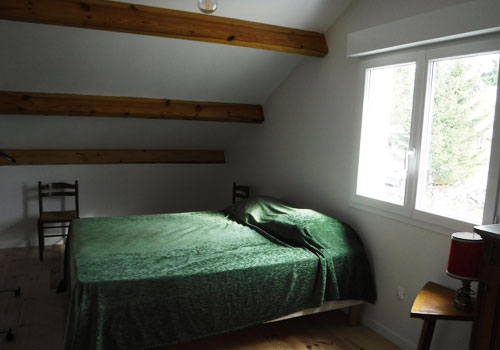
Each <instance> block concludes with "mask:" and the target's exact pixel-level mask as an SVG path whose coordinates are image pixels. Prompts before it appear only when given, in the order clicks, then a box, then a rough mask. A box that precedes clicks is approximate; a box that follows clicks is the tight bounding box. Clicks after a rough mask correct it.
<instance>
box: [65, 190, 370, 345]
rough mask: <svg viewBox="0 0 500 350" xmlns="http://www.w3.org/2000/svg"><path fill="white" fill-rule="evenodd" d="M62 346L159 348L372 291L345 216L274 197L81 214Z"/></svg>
mask: <svg viewBox="0 0 500 350" xmlns="http://www.w3.org/2000/svg"><path fill="white" fill-rule="evenodd" d="M69 249H70V251H69V256H70V260H71V270H72V276H71V282H72V295H71V305H70V313H69V320H68V327H67V331H66V349H67V350H69V349H71V350H80V349H85V350H87V349H149V348H151V349H153V348H155V347H160V346H165V345H168V344H173V343H177V342H183V341H188V340H192V339H196V338H200V337H204V336H208V335H212V334H217V333H222V332H226V331H230V330H234V329H238V328H243V327H247V326H250V325H254V324H258V323H262V322H265V321H269V320H272V319H275V318H277V317H280V316H283V315H286V314H289V313H292V312H295V311H298V310H301V309H305V308H310V307H316V306H319V305H321V304H322V303H323V302H324V301H325V300H333V299H363V300H366V301H368V302H373V301H374V300H375V288H374V283H373V279H372V275H371V273H370V268H369V266H368V263H367V260H366V256H365V253H364V250H363V246H362V244H361V242H360V241H359V238H358V237H357V235H356V234H355V233H354V232H353V231H352V229H350V228H349V227H348V226H346V225H344V224H342V223H340V222H339V221H337V220H334V219H332V218H329V217H327V216H325V215H322V214H320V213H317V212H314V211H312V210H305V209H294V208H290V207H287V206H285V205H283V204H280V203H279V202H277V201H275V200H271V199H262V198H261V199H254V200H246V201H241V202H239V203H237V204H236V205H233V206H231V207H229V208H228V209H226V211H225V212H195V213H181V214H162V215H145V216H128V217H108V218H91V219H79V220H75V221H73V223H72V227H71V233H70V244H69Z"/></svg>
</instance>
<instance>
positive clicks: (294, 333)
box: [0, 245, 397, 350]
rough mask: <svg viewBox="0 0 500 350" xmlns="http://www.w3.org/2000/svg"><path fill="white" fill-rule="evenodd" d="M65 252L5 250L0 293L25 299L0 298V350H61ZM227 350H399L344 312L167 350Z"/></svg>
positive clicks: (59, 249)
mask: <svg viewBox="0 0 500 350" xmlns="http://www.w3.org/2000/svg"><path fill="white" fill-rule="evenodd" d="M62 257H63V246H61V245H59V246H47V247H45V254H44V261H43V263H40V261H39V259H38V250H37V248H36V247H32V248H12V249H0V288H7V287H8V288H10V287H18V286H19V287H21V288H22V291H21V293H22V294H21V296H20V297H16V296H14V294H13V293H12V294H11V293H9V294H7V293H3V294H0V329H3V328H8V327H10V328H12V329H13V331H14V334H15V339H14V341H12V342H6V340H5V337H2V338H1V339H0V350H45V349H47V350H48V349H50V350H58V349H62V343H63V337H64V327H65V322H66V320H65V317H66V309H67V305H68V299H67V298H68V296H67V294H56V293H55V289H56V287H57V284H58V282H59V281H60V279H61V276H62ZM188 349H207V350H209V349H214V350H215V349H217V350H221V349H227V350H236V349H238V350H241V349H253V350H270V349H315V350H324V349H331V350H333V349H335V350H359V349H365V350H392V349H397V347H396V346H395V345H393V344H391V343H390V342H388V341H387V340H386V339H384V338H383V337H381V336H380V335H378V334H377V333H375V332H373V331H372V330H370V329H368V328H366V327H363V326H357V327H349V326H347V322H346V320H345V315H344V314H343V313H342V312H340V311H333V312H326V313H323V314H318V315H311V316H306V317H299V318H295V319H291V320H285V321H281V322H275V323H269V324H265V325H260V326H256V327H250V328H247V329H244V330H241V331H237V332H232V333H229V334H224V335H219V336H214V337H210V338H206V339H203V340H199V341H196V342H193V343H189V344H180V345H176V346H171V347H169V348H167V349H165V350H188Z"/></svg>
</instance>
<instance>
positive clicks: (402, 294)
mask: <svg viewBox="0 0 500 350" xmlns="http://www.w3.org/2000/svg"><path fill="white" fill-rule="evenodd" d="M396 294H397V296H398V298H399V299H401V300H403V299H404V298H406V288H405V287H401V286H398V288H397V289H396Z"/></svg>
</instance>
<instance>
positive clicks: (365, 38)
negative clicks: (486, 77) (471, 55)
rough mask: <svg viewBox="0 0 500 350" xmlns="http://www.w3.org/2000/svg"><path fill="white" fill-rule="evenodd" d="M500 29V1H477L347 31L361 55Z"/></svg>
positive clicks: (350, 49) (354, 52) (351, 48)
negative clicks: (350, 31) (354, 30)
mask: <svg viewBox="0 0 500 350" xmlns="http://www.w3.org/2000/svg"><path fill="white" fill-rule="evenodd" d="M498 31H500V1H497V0H475V1H469V2H466V3H463V4H460V5H456V6H451V7H447V8H444V9H441V10H437V11H433V12H430V13H425V14H421V15H418V16H414V17H409V18H405V19H402V20H398V21H394V22H390V23H386V24H382V25H379V26H375V27H371V28H368V29H363V30H360V31H356V32H352V33H348V34H347V56H348V57H359V56H365V55H371V54H377V53H382V52H388V51H393V50H399V49H405V48H409V47H415V46H420V45H426V44H431V43H436V42H441V41H447V40H452V39H461V38H467V37H471V36H476V35H482V34H488V33H494V32H498Z"/></svg>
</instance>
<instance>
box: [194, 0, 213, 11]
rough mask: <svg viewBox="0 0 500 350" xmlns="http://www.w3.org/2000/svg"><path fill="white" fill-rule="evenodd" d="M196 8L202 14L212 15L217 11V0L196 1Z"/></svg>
mask: <svg viewBox="0 0 500 350" xmlns="http://www.w3.org/2000/svg"><path fill="white" fill-rule="evenodd" d="M198 8H199V9H200V11H201V12H203V13H207V14H209V13H214V12H215V10H217V0H198Z"/></svg>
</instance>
